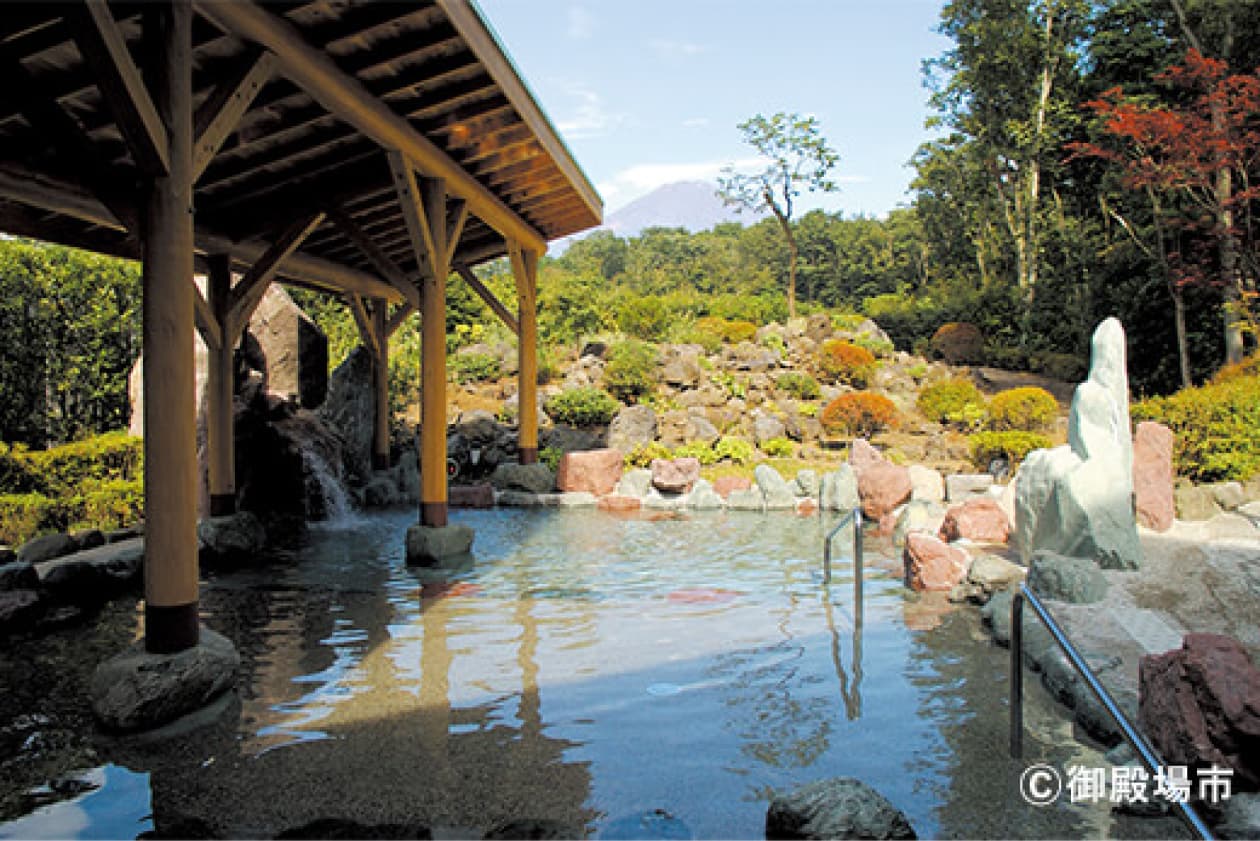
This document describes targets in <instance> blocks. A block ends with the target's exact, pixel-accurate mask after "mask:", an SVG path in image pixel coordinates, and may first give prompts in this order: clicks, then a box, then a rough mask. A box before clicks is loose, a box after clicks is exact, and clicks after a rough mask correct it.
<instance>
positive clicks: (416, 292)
mask: <svg viewBox="0 0 1260 841" xmlns="http://www.w3.org/2000/svg"><path fill="white" fill-rule="evenodd" d="M328 218H329V219H331V220H332V221H333V224H335V225H336V226H337V227H338V228H340V229H341V232H342V233H343V234H345V235H346V238H347V239H349V240H350V241H351V242H353V243H354V244H355V245H356V246H358V249H359V250H360V251H362V252H363V256H364V257H367V258H368V261H369V262H370V263H371V264H372V265H373V266H375V267H376V270H377V271H378V272H380V273H381V277H382V278H383V279H384V280H385V282H386V283H388V284H389V285H390V286H392V287H394V288H395V289H397V290H398V292H399V294H401V295H402V296H403V300H405V301H407V303H409V304H411V305H412V306H413V307H415V308H416V309H420V289H419V288H418V287H417V286H416V284H415V283H414V282H413V281H412V280H411V278H409V277H407V275H406V274H405V273H404V272H403V270H402V269H400V268H398V264H397V263H395V262H394V261H393V260H391V259H390V258H389V255H388V254H386V253H385V252H384V251H382V250H381V248H380V246H378V245H377V244H376V243H375V242H373V241H372V238H371V237H370V236H368V234H367V232H366V231H364V230H363V229H362V228H360V227H359V225H358V223H357V222H355V221H354V219H353V218H351V216H350V214H348V213H346V212H345V211H344V210H343V209H341V208H333V209H330V210H329V211H328Z"/></svg>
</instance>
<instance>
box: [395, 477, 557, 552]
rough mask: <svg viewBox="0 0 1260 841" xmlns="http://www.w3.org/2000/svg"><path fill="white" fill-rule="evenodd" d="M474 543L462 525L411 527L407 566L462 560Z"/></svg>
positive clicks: (408, 535)
mask: <svg viewBox="0 0 1260 841" xmlns="http://www.w3.org/2000/svg"><path fill="white" fill-rule="evenodd" d="M543 466H544V467H546V465H543ZM548 475H550V471H548ZM472 543H473V530H472V529H471V528H469V527H468V526H465V525H462V524H452V525H446V526H421V525H415V526H411V527H410V528H408V529H407V564H408V565H409V566H436V565H438V564H441V563H442V562H443V561H446V560H450V559H453V558H462V557H465V556H467V555H468V553H469V551H470V550H471V549H472Z"/></svg>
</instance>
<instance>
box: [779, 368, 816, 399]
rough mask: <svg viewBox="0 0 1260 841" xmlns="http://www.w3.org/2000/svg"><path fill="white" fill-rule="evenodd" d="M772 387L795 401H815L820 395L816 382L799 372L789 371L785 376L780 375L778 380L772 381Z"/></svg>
mask: <svg viewBox="0 0 1260 841" xmlns="http://www.w3.org/2000/svg"><path fill="white" fill-rule="evenodd" d="M774 386H775V388H777V389H778V390H779V391H784V392H787V393H788V394H790V395H792V396H793V397H795V398H796V399H797V400H817V399H818V397H819V395H821V394H822V391H821V389H820V388H819V387H818V380H816V379H814V378H813V377H811V376H810V375H809V374H806V373H804V372H801V371H789V372H788V373H786V374H780V375H779V378H778V379H777V380H775V381H774Z"/></svg>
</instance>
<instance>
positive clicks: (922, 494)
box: [908, 464, 945, 502]
mask: <svg viewBox="0 0 1260 841" xmlns="http://www.w3.org/2000/svg"><path fill="white" fill-rule="evenodd" d="M908 469H909V470H910V484H911V486H912V487H913V488H914V490H913V491H912V492H911V498H913V499H918V500H922V501H923V502H944V501H945V479H944V477H942V476H941V474H940V473H938V472H936V471H935V470H933V469H932V468H930V467H924V466H923V465H921V464H912V465H910V467H909V468H908Z"/></svg>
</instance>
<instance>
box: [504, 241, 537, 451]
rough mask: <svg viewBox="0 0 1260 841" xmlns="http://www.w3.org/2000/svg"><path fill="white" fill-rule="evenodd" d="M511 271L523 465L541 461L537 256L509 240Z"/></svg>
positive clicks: (518, 436) (518, 443) (520, 447)
mask: <svg viewBox="0 0 1260 841" xmlns="http://www.w3.org/2000/svg"><path fill="white" fill-rule="evenodd" d="M508 254H509V256H510V258H511V262H512V274H513V275H515V277H516V302H517V323H518V324H519V325H520V332H519V333H518V334H517V342H516V355H517V359H518V361H519V364H518V373H517V377H518V381H517V396H518V398H519V402H518V404H517V421H516V423H517V445H516V449H517V452H518V459H519V460H520V462H521V464H533V463H534V462H536V461H538V307H537V297H536V293H537V285H538V255H537V254H536V253H535V252H533V251H527V250H526V249H524V248H522V247H521V246H520V245H519V244H518V243H515V242H513V243H508Z"/></svg>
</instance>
